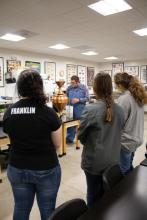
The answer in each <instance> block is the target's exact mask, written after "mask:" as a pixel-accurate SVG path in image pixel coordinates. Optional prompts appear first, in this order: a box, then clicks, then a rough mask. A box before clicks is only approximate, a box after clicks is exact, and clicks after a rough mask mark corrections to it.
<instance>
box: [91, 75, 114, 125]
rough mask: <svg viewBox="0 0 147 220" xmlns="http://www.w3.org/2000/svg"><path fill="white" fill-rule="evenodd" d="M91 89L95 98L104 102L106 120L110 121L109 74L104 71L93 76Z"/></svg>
mask: <svg viewBox="0 0 147 220" xmlns="http://www.w3.org/2000/svg"><path fill="white" fill-rule="evenodd" d="M93 90H94V92H95V94H96V97H97V99H103V100H104V101H105V103H106V108H107V111H106V117H105V121H106V122H111V121H112V104H113V103H114V101H113V97H112V91H113V90H112V80H111V77H110V75H109V74H107V73H105V72H100V73H98V74H97V75H96V76H95V78H94V84H93Z"/></svg>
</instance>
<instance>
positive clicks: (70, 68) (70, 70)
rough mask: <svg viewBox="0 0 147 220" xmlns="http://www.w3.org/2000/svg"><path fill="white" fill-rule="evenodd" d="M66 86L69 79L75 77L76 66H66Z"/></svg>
mask: <svg viewBox="0 0 147 220" xmlns="http://www.w3.org/2000/svg"><path fill="white" fill-rule="evenodd" d="M66 75H67V84H70V81H71V77H72V76H74V75H77V65H75V64H66Z"/></svg>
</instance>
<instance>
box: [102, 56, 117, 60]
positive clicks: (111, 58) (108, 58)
mask: <svg viewBox="0 0 147 220" xmlns="http://www.w3.org/2000/svg"><path fill="white" fill-rule="evenodd" d="M104 59H105V60H117V59H118V57H106V58H104Z"/></svg>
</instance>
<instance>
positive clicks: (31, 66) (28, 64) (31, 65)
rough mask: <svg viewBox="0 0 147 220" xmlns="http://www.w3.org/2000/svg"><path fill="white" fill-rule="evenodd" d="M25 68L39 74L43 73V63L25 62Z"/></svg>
mask: <svg viewBox="0 0 147 220" xmlns="http://www.w3.org/2000/svg"><path fill="white" fill-rule="evenodd" d="M25 67H26V68H28V69H34V70H36V71H37V72H38V73H40V72H41V63H40V62H34V61H25Z"/></svg>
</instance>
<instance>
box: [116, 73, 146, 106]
mask: <svg viewBox="0 0 147 220" xmlns="http://www.w3.org/2000/svg"><path fill="white" fill-rule="evenodd" d="M114 82H115V84H116V85H122V86H123V88H124V89H126V90H129V91H130V93H131V95H132V96H133V97H134V99H135V101H136V102H137V103H138V105H139V106H143V105H144V104H146V103H147V93H146V91H145V89H144V87H143V86H142V84H141V83H140V82H139V81H138V79H137V78H136V77H133V76H132V75H129V74H128V73H126V72H122V73H117V74H116V75H115V76H114Z"/></svg>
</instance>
